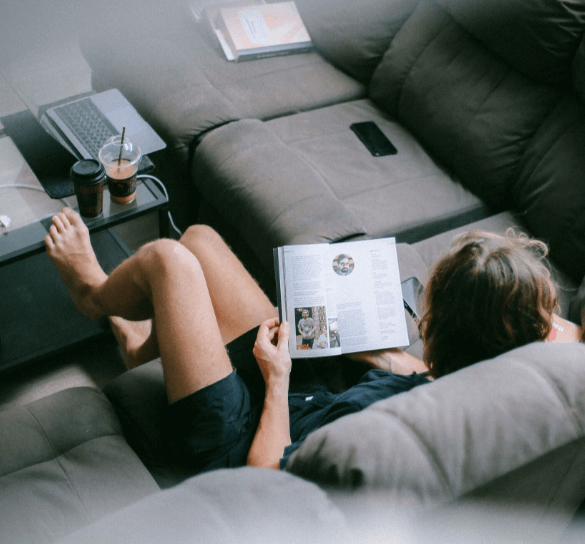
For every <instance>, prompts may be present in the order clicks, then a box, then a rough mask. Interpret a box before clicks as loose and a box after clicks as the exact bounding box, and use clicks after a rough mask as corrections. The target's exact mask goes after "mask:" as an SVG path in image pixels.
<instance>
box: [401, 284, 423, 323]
mask: <svg viewBox="0 0 585 544" xmlns="http://www.w3.org/2000/svg"><path fill="white" fill-rule="evenodd" d="M422 292H423V287H422V285H421V284H420V282H419V281H418V280H417V279H416V278H414V277H412V278H408V279H407V280H404V281H403V282H402V300H403V301H404V307H405V308H406V311H407V312H408V313H409V314H410V315H411V316H412V318H413V319H414V320H415V322H416V323H417V324H418V323H419V321H420V317H421V316H420V298H421V295H422Z"/></svg>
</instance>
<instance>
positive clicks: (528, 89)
mask: <svg viewBox="0 0 585 544" xmlns="http://www.w3.org/2000/svg"><path fill="white" fill-rule="evenodd" d="M369 93H370V97H371V98H372V99H373V100H374V101H375V102H376V103H377V104H378V105H380V106H381V107H382V108H383V109H385V110H386V111H388V112H389V113H391V114H393V115H395V116H396V117H397V118H398V120H399V121H401V122H402V123H403V124H405V125H406V127H407V128H408V129H410V130H411V131H412V132H413V133H414V135H415V136H416V137H417V138H419V139H420V140H421V142H422V143H423V144H424V145H426V146H427V148H428V149H429V150H430V152H431V153H432V154H434V155H435V157H436V158H437V159H438V160H439V161H441V162H442V163H443V164H444V165H445V166H447V167H448V168H451V169H452V170H453V171H454V172H455V174H456V175H457V176H459V177H460V179H461V183H462V184H464V185H465V186H467V187H468V188H469V189H470V190H471V191H473V192H474V193H476V194H477V195H478V196H480V197H481V198H482V199H483V200H484V201H485V202H486V203H487V204H488V205H491V206H493V207H494V208H505V207H509V204H510V199H509V196H510V193H509V188H510V183H511V180H513V179H514V177H515V175H516V170H517V167H518V163H519V161H520V158H521V156H522V154H523V152H524V149H525V147H526V145H527V142H528V140H529V138H530V137H531V136H532V135H533V134H534V132H535V131H536V130H537V128H538V127H539V125H540V124H541V122H542V120H543V119H544V118H545V117H546V115H547V114H548V112H549V111H550V110H551V109H552V108H553V106H554V104H555V103H556V101H557V100H558V97H559V94H558V92H557V91H556V90H555V89H554V88H553V87H550V86H547V85H544V84H541V83H538V82H536V81H535V80H532V79H529V78H528V77H526V76H524V75H523V74H521V73H519V72H518V71H516V70H515V69H514V68H513V67H512V66H511V65H510V64H508V63H507V62H505V61H504V60H503V59H501V58H500V57H499V56H497V55H496V54H494V53H492V52H491V51H490V50H489V49H488V48H487V47H486V46H485V45H483V44H482V43H481V41H479V40H478V39H477V38H476V37H474V36H473V35H472V34H471V33H470V32H468V31H467V30H466V29H465V28H464V27H463V26H462V25H460V24H459V23H458V22H457V21H456V20H455V19H454V18H453V17H452V16H451V15H450V14H449V13H448V12H447V11H446V10H445V9H443V8H442V7H441V6H439V5H438V4H437V3H436V2H435V1H432V0H422V1H421V2H420V3H419V5H418V6H417V8H416V10H415V11H414V13H413V14H412V16H411V17H410V18H409V19H408V20H407V21H406V22H405V23H404V25H403V26H402V28H401V29H400V31H399V32H398V33H397V34H396V37H395V38H394V40H393V41H392V44H391V45H390V48H389V49H388V51H387V52H386V53H385V55H384V57H383V59H382V62H381V63H380V65H379V66H378V68H377V69H376V71H375V73H374V75H373V77H372V81H371V83H370V86H369Z"/></svg>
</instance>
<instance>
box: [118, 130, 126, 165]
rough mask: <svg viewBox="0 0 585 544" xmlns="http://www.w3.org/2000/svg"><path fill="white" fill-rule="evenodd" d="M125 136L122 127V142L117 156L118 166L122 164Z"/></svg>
mask: <svg viewBox="0 0 585 544" xmlns="http://www.w3.org/2000/svg"><path fill="white" fill-rule="evenodd" d="M125 134H126V126H123V127H122V141H121V142H120V155H119V156H118V166H120V165H121V164H122V150H123V149H124V135H125Z"/></svg>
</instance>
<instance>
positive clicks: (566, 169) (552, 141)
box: [512, 94, 585, 282]
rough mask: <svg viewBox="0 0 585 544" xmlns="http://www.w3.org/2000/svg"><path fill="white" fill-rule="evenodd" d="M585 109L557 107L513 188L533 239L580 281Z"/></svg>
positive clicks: (573, 102) (567, 102)
mask: <svg viewBox="0 0 585 544" xmlns="http://www.w3.org/2000/svg"><path fill="white" fill-rule="evenodd" d="M584 150H585V105H584V104H583V102H582V101H581V99H580V98H579V97H578V96H577V95H576V94H570V95H567V96H565V97H563V99H562V100H561V101H560V102H559V103H558V104H557V106H556V107H555V108H554V109H553V110H552V111H551V113H550V115H548V116H547V118H546V119H545V120H544V122H543V124H542V125H541V126H540V127H539V129H538V130H537V131H536V133H535V134H534V136H533V137H532V139H531V140H530V143H529V145H528V147H527V148H526V151H525V153H524V157H523V158H522V161H521V162H520V167H519V169H518V178H517V179H516V180H515V181H514V183H513V184H512V197H513V201H514V205H515V207H516V209H517V210H518V212H519V213H520V214H521V215H522V218H523V219H524V221H525V222H526V225H527V226H528V227H529V228H530V230H531V233H532V235H533V236H535V237H537V238H541V239H543V240H545V241H546V242H547V243H548V244H549V246H550V250H551V253H550V256H551V258H552V260H553V261H555V263H556V264H557V265H559V266H560V267H561V268H562V269H563V271H564V272H567V273H568V274H570V275H571V276H572V277H573V279H575V280H576V281H577V282H578V281H580V280H581V279H582V278H583V276H585V181H584V177H583V176H584V173H585V151H584Z"/></svg>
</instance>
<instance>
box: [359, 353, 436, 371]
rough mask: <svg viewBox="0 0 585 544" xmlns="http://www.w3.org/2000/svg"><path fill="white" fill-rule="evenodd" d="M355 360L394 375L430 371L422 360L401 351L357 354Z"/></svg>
mask: <svg viewBox="0 0 585 544" xmlns="http://www.w3.org/2000/svg"><path fill="white" fill-rule="evenodd" d="M354 359H356V360H361V361H363V362H364V363H367V364H369V365H371V366H373V367H374V368H380V369H382V370H385V371H386V372H392V373H393V374H405V375H408V374H412V373H413V372H418V373H423V372H426V371H427V370H428V369H427V367H426V365H425V364H424V363H423V361H421V360H420V359H418V358H416V357H414V356H412V355H410V354H408V353H406V352H405V351H403V350H401V349H385V350H379V351H369V352H363V353H359V354H355V357H354Z"/></svg>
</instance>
